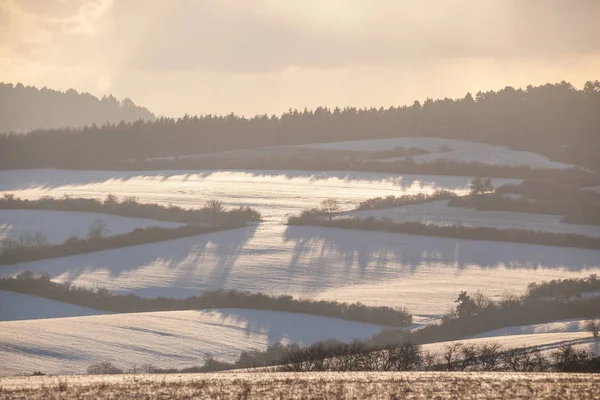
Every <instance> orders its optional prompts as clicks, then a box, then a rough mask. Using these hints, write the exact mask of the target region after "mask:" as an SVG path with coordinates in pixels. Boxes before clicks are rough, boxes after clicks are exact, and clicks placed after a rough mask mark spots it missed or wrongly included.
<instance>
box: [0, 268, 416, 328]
mask: <svg viewBox="0 0 600 400" xmlns="http://www.w3.org/2000/svg"><path fill="white" fill-rule="evenodd" d="M0 290H7V291H12V292H18V293H25V294H30V295H34V296H39V297H44V298H48V299H52V300H57V301H62V302H65V303H70V304H75V305H78V306H83V307H89V308H94V309H96V310H102V311H108V312H150V311H175V310H197V309H207V308H244V309H258V310H271V311H284V312H292V313H299V314H310V315H320V316H325V317H332V318H340V319H344V320H349V321H358V322H364V323H371V324H377V325H384V326H394V327H403V326H408V325H410V323H411V322H412V316H411V315H410V313H409V312H408V310H406V309H403V308H392V307H387V306H378V307H373V306H366V305H364V304H361V303H352V304H349V303H339V302H337V301H326V300H307V299H294V298H293V297H292V296H287V295H281V296H278V297H275V296H268V295H265V294H260V293H247V292H238V291H235V290H229V291H225V290H219V291H211V292H206V293H203V294H202V295H200V296H191V297H188V298H185V299H174V298H166V297H158V298H154V299H148V298H143V297H139V296H136V295H134V294H126V295H116V294H112V293H111V292H110V291H108V290H107V289H105V288H102V287H94V288H85V287H81V286H75V285H72V284H71V283H70V282H65V283H55V282H52V281H51V280H50V276H49V275H48V274H34V273H32V272H28V271H27V272H22V273H21V274H19V275H17V276H16V277H15V278H12V277H9V278H0Z"/></svg>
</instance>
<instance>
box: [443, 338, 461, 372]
mask: <svg viewBox="0 0 600 400" xmlns="http://www.w3.org/2000/svg"><path fill="white" fill-rule="evenodd" d="M461 347H462V344H460V343H456V342H454V343H450V344H447V345H445V346H444V352H443V353H442V358H443V360H444V361H445V362H446V370H447V371H454V364H455V363H456V361H457V359H458V354H459V352H460V348H461Z"/></svg>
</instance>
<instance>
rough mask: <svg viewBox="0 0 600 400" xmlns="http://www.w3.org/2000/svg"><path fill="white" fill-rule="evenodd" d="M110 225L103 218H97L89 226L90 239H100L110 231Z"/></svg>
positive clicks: (88, 235)
mask: <svg viewBox="0 0 600 400" xmlns="http://www.w3.org/2000/svg"><path fill="white" fill-rule="evenodd" d="M108 232H109V231H108V227H107V226H106V222H104V221H103V220H101V219H97V220H95V221H94V222H92V224H91V225H90V227H89V228H88V234H87V237H88V239H90V240H98V239H101V238H102V237H103V236H104V235H105V234H106V233H108Z"/></svg>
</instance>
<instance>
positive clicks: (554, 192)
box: [448, 179, 600, 225]
mask: <svg viewBox="0 0 600 400" xmlns="http://www.w3.org/2000/svg"><path fill="white" fill-rule="evenodd" d="M584 182H585V181H584ZM592 182H596V181H592ZM590 183H591V182H590ZM580 184H581V183H580ZM490 192H491V190H490V191H489V192H488V193H490ZM481 194H483V193H473V192H472V193H471V196H461V197H455V198H452V199H450V201H449V202H448V205H449V206H450V207H467V208H474V209H476V210H479V211H509V212H523V213H529V214H551V215H561V216H563V218H562V222H565V223H577V224H588V225H600V194H599V193H595V192H593V191H589V190H581V189H580V187H578V186H577V185H569V184H565V183H563V182H561V181H560V180H559V181H558V182H557V181H555V180H551V179H544V180H527V181H524V182H522V183H520V184H518V185H514V184H512V185H504V186H500V187H498V188H496V189H495V191H494V193H493V194H492V193H490V194H485V195H481ZM506 195H518V196H519V197H517V198H514V197H508V196H506Z"/></svg>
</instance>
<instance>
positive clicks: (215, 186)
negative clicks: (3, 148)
mask: <svg viewBox="0 0 600 400" xmlns="http://www.w3.org/2000/svg"><path fill="white" fill-rule="evenodd" d="M471 179H472V177H464V176H435V175H398V174H376V173H368V172H341V171H323V172H315V171H143V172H136V171H128V172H119V171H66V170H53V169H40V170H12V171H0V195H2V194H3V193H5V192H9V193H14V194H15V195H16V196H18V197H22V198H29V199H31V198H39V197H41V196H46V195H48V196H55V197H60V196H63V195H64V194H65V193H68V194H71V195H73V197H87V198H96V199H103V198H105V197H106V195H107V194H108V193H114V194H116V195H117V196H119V197H120V198H122V197H124V196H135V197H137V198H138V199H139V201H140V202H144V203H158V204H162V205H168V204H174V205H178V206H181V207H201V206H202V205H204V203H205V202H206V200H212V199H219V200H221V201H222V202H223V203H224V204H225V205H226V206H234V207H237V206H240V205H243V206H250V207H256V208H258V209H259V210H260V211H261V212H262V213H263V216H264V217H265V218H266V219H275V220H277V222H282V220H283V219H284V217H285V216H286V215H290V214H295V213H298V212H299V211H300V210H302V209H304V208H306V207H314V206H316V205H318V204H319V203H320V202H321V200H323V199H325V198H329V197H334V198H336V199H338V200H340V201H341V202H342V203H343V204H344V205H345V206H346V208H348V209H351V208H354V206H355V205H356V203H358V202H359V201H361V200H365V199H368V198H372V197H378V196H386V195H402V194H407V193H421V192H425V193H428V192H433V191H435V190H436V189H447V190H453V191H456V192H457V193H460V194H465V193H468V192H469V188H468V186H469V181H470V180H471ZM519 182H521V180H519V179H494V180H493V183H494V185H496V186H499V185H504V184H507V183H519Z"/></svg>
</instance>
